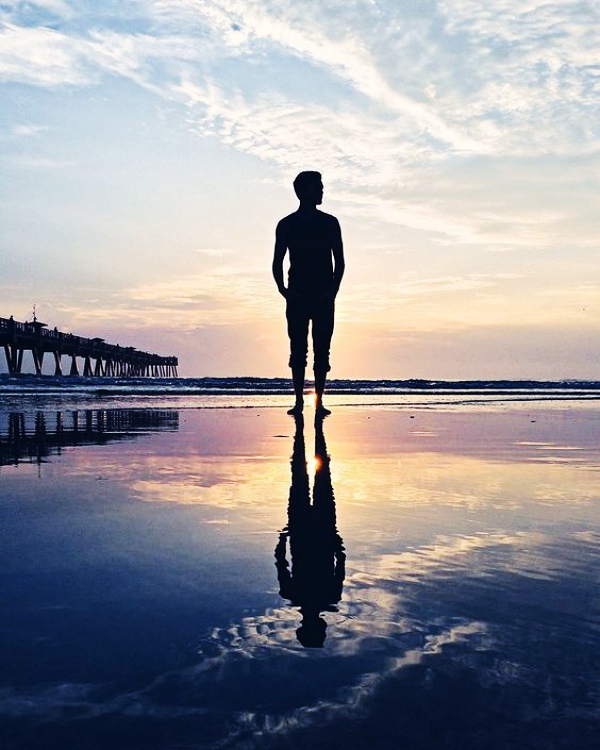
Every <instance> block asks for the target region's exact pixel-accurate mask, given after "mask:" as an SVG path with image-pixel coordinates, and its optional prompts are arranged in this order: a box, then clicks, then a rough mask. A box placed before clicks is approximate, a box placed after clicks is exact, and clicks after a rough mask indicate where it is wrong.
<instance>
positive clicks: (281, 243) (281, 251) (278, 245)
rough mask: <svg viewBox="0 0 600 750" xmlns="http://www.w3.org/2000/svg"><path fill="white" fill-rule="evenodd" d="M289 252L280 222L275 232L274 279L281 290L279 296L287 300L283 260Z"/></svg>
mask: <svg viewBox="0 0 600 750" xmlns="http://www.w3.org/2000/svg"><path fill="white" fill-rule="evenodd" d="M286 252H287V241H286V238H285V231H284V228H283V226H282V222H281V221H280V222H279V224H278V225H277V229H276V230H275V252H274V253H273V266H272V268H273V278H274V279H275V283H276V284H277V289H279V294H281V295H282V296H283V297H285V298H286V299H287V294H288V290H287V289H286V287H285V284H284V282H283V259H284V258H285V254H286Z"/></svg>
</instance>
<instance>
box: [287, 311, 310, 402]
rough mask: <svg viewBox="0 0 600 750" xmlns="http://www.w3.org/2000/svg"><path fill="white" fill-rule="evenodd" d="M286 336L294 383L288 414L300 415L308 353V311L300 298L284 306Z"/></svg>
mask: <svg viewBox="0 0 600 750" xmlns="http://www.w3.org/2000/svg"><path fill="white" fill-rule="evenodd" d="M286 318H287V328H288V336H289V337H290V367H291V368H292V380H293V383H294V394H295V397H296V398H295V403H294V406H293V407H292V408H291V409H289V410H288V414H294V415H297V414H301V413H302V409H303V408H304V374H305V370H306V355H307V353H308V311H307V309H306V304H305V303H304V302H303V300H302V299H301V298H296V299H294V298H292V299H288V302H287V306H286Z"/></svg>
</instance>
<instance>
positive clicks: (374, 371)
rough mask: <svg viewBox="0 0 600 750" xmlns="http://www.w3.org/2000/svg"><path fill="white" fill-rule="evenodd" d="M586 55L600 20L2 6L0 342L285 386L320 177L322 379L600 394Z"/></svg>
mask: <svg viewBox="0 0 600 750" xmlns="http://www.w3.org/2000/svg"><path fill="white" fill-rule="evenodd" d="M599 50H600V2H598V1H597V0H596V1H594V2H576V1H575V0H562V1H557V2H547V1H544V0H494V1H493V2H490V1H489V0H305V2H297V0H244V1H243V2H241V1H239V0H132V1H130V0H114V1H113V0H105V1H103V0H95V1H93V0H72V1H71V0H39V2H19V1H17V0H0V169H1V172H2V178H1V181H0V226H1V227H2V231H1V233H0V317H8V316H9V315H11V314H12V315H14V317H15V319H17V320H26V319H31V317H32V311H33V306H34V305H35V309H36V315H37V318H38V319H39V320H42V321H43V322H45V323H47V324H48V325H49V326H51V327H54V326H57V327H58V328H59V329H60V330H63V331H70V332H72V333H75V334H79V335H82V336H90V337H92V336H101V337H103V338H105V339H106V340H107V341H109V342H111V343H120V344H121V345H123V346H135V347H137V348H138V349H143V350H146V351H153V352H157V353H160V354H165V355H177V356H178V357H179V360H180V368H179V371H180V374H181V375H184V376H204V375H210V376H231V375H255V376H265V377H275V376H286V375H287V374H288V372H289V370H288V368H287V359H288V352H287V350H288V344H287V335H286V330H285V317H284V304H285V303H284V300H283V298H282V297H280V296H279V295H278V293H277V289H276V287H275V284H274V282H273V280H272V277H271V259H272V253H273V242H274V230H275V226H276V224H277V221H278V220H279V219H280V218H281V217H283V216H285V215H286V214H288V213H291V212H292V211H294V210H295V209H296V207H297V200H296V198H295V196H294V193H293V189H292V181H293V179H294V177H295V175H296V174H297V173H298V172H299V171H301V170H304V169H316V170H318V171H320V172H321V173H322V175H323V182H324V186H325V195H324V199H323V205H322V210H324V211H326V212H328V213H332V214H334V215H336V216H337V217H338V219H339V220H340V223H341V226H342V234H343V239H344V248H345V255H346V266H347V270H346V275H345V277H344V281H343V284H342V288H341V291H340V293H339V296H338V299H337V302H336V312H337V318H336V332H335V334H334V341H333V346H332V372H331V375H332V377H341V378H432V379H461V378H471V379H475V378H538V379H554V378H581V379H600V368H599V364H598V363H599V362H600V330H599V329H600V282H599V266H600V210H599V208H600V205H599V203H600V201H599V195H600V193H599V190H598V187H599V177H600V52H599ZM2 360H3V358H2ZM0 367H4V370H5V369H6V367H5V362H4V361H2V362H1V364H0Z"/></svg>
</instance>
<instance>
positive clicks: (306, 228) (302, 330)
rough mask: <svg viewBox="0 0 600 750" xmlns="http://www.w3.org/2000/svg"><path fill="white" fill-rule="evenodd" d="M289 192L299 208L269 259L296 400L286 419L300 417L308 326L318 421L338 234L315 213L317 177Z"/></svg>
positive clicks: (338, 277)
mask: <svg viewBox="0 0 600 750" xmlns="http://www.w3.org/2000/svg"><path fill="white" fill-rule="evenodd" d="M294 190H295V192H296V195H297V196H298V199H299V201H300V206H299V208H298V210H297V211H295V212H294V213H293V214H290V215H289V216H286V217H285V218H284V219H282V220H281V221H280V222H279V224H278V225H277V231H276V236H275V253H274V256H273V277H274V278H275V281H276V283H277V288H278V289H279V292H280V294H282V295H283V296H284V297H285V299H286V318H287V328H288V335H289V337H290V367H291V368H292V378H293V381H294V392H295V394H296V401H295V404H294V406H293V408H292V409H290V410H289V412H288V414H300V413H301V412H302V408H303V406H304V396H303V394H304V373H305V370H306V360H307V353H308V326H309V323H312V340H313V355H314V373H315V394H316V413H317V416H320V417H322V416H325V415H326V414H329V413H330V412H329V410H328V409H326V408H325V407H324V406H323V391H324V390H325V380H326V378H327V373H328V372H329V370H330V366H329V348H330V345H331V336H332V335H333V320H334V305H335V297H336V295H337V293H338V290H339V288H340V283H341V281H342V276H343V275H344V268H345V263H344V250H343V245H342V233H341V230H340V224H339V222H338V220H337V219H336V218H335V216H330V215H329V214H326V213H324V212H323V211H319V210H318V209H317V206H318V205H320V204H321V203H322V201H323V182H322V181H321V175H320V173H319V172H300V174H299V175H298V176H297V177H296V179H295V180H294ZM286 252H289V262H290V267H289V272H288V285H287V287H286V286H285V284H284V280H283V259H284V258H285V254H286Z"/></svg>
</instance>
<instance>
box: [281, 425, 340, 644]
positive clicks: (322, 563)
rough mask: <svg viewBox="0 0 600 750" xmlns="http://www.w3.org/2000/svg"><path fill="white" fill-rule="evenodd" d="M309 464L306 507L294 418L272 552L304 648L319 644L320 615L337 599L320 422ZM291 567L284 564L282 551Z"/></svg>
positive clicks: (336, 543)
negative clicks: (283, 511)
mask: <svg viewBox="0 0 600 750" xmlns="http://www.w3.org/2000/svg"><path fill="white" fill-rule="evenodd" d="M314 455H315V461H314V483H313V491H312V502H311V492H310V477H309V472H308V464H307V460H306V448H305V442H304V420H303V419H302V416H300V417H297V418H296V432H295V436H294V449H293V454H292V460H291V468H292V483H291V486H290V495H289V503H288V523H287V526H286V527H285V529H284V530H283V531H282V532H281V534H280V536H279V542H278V544H277V547H276V548H275V565H276V568H277V578H278V580H279V593H280V595H281V596H282V597H283V598H284V599H288V600H289V602H290V604H291V605H292V606H294V607H299V608H300V613H301V615H302V623H301V625H300V627H299V628H298V630H297V631H296V636H297V638H298V640H299V641H300V643H301V644H302V645H303V646H305V647H307V648H320V647H322V646H323V644H324V642H325V636H326V630H327V623H326V621H325V619H324V618H323V617H321V614H322V613H323V612H337V604H338V603H339V601H340V599H341V597H342V589H343V583H344V576H345V562H346V554H345V551H344V546H343V541H342V538H341V537H340V535H339V534H338V531H337V527H336V512H335V498H334V495H333V487H332V484H331V471H330V457H329V455H328V454H327V445H326V443H325V435H324V433H323V420H317V422H316V424H315V454H314ZM288 546H289V553H290V557H291V563H290V562H288V560H287V551H288Z"/></svg>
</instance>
